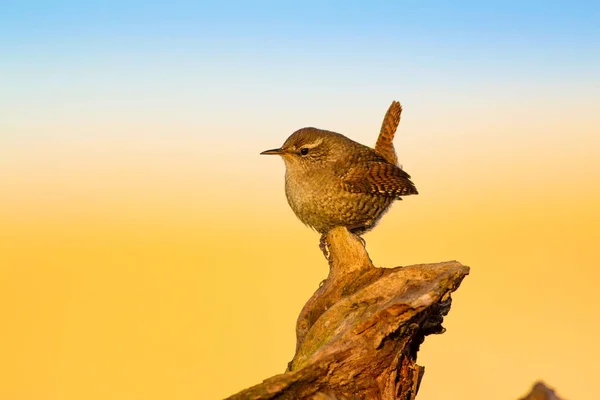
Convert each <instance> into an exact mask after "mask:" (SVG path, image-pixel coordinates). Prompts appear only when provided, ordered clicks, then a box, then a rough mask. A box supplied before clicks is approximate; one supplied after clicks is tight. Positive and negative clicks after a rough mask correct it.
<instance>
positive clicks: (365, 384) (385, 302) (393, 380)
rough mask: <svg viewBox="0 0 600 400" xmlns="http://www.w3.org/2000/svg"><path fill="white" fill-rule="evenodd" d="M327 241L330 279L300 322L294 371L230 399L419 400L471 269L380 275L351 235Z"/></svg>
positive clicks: (428, 268) (425, 268)
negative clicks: (427, 345)
mask: <svg viewBox="0 0 600 400" xmlns="http://www.w3.org/2000/svg"><path fill="white" fill-rule="evenodd" d="M326 239H327V244H328V249H329V251H330V257H329V259H330V262H329V264H330V272H329V276H328V278H327V279H326V280H325V281H324V282H323V283H322V284H321V286H320V287H319V288H318V289H317V291H316V292H315V294H314V295H313V296H312V297H311V298H310V299H309V300H308V302H307V303H306V305H305V306H304V308H303V309H302V311H301V313H300V316H299V317H298V323H297V327H296V334H297V345H296V354H295V356H294V358H293V360H292V361H291V362H290V363H289V364H288V369H287V371H286V372H285V373H284V374H281V375H277V376H274V377H272V378H269V379H267V380H265V381H264V382H263V383H261V384H259V385H256V386H253V387H251V388H249V389H246V390H244V391H242V392H240V393H238V394H236V395H234V396H231V397H230V398H229V399H256V400H258V399H322V400H325V399H403V400H412V399H414V398H415V396H416V394H417V391H418V389H419V384H420V382H421V378H422V377H423V373H424V368H423V367H421V366H419V365H417V364H416V356H417V351H418V349H419V346H420V344H421V343H422V342H423V340H424V338H425V336H426V335H429V334H434V333H442V332H443V331H444V328H443V327H442V321H443V317H444V316H445V315H446V314H447V313H448V311H449V310H450V303H451V298H450V294H451V293H452V292H453V291H454V290H456V289H457V288H458V286H459V285H460V283H461V281H462V280H463V278H464V277H465V276H466V275H467V274H468V273H469V268H468V267H466V266H464V265H461V264H460V263H458V262H456V261H448V262H442V263H436V264H421V265H412V266H407V267H397V268H390V269H387V268H376V267H375V266H373V264H372V262H371V260H370V258H369V255H368V254H367V251H366V249H365V247H364V244H363V242H362V241H361V239H360V238H358V237H357V236H355V235H353V234H351V233H349V232H348V231H347V230H346V229H345V228H336V229H334V230H332V231H330V232H329V233H328V234H327V237H326Z"/></svg>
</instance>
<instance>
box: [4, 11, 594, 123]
mask: <svg viewBox="0 0 600 400" xmlns="http://www.w3.org/2000/svg"><path fill="white" fill-rule="evenodd" d="M598 49H600V5H599V4H598V3H593V2H578V3H569V4H567V3H566V2H550V1H533V2H493V3H492V2H449V1H448V2H441V1H437V2H422V1H400V2H368V4H367V2H356V1H354V2H349V1H346V2H341V1H339V2H334V1H327V2H302V3H301V2H296V3H291V2H285V3H284V2H264V1H263V2H178V1H171V2H153V1H144V2H141V1H133V2H132V1H128V2H117V1H105V2H79V1H77V2H76V1H55V2H41V1H40V2H35V1H34V2H9V3H4V4H3V5H2V12H0V57H1V59H2V62H0V81H1V82H2V86H3V90H2V93H0V109H2V110H3V111H0V113H1V114H4V115H3V120H4V122H0V127H2V125H4V126H5V127H6V126H8V127H9V128H10V127H14V126H15V124H16V125H18V124H19V123H21V122H23V121H34V120H47V121H50V120H52V119H57V118H58V119H60V120H62V121H71V120H74V119H76V118H77V115H85V116H87V117H89V118H92V119H94V118H96V119H97V120H103V121H110V120H111V118H112V119H114V120H118V118H120V117H122V115H117V114H119V113H123V115H126V116H127V117H132V118H138V119H141V118H142V117H144V118H149V117H148V114H149V113H152V112H154V111H156V110H162V111H163V114H165V115H173V116H176V115H178V117H177V118H180V119H186V118H187V119H189V118H193V115H194V114H198V113H200V114H201V113H202V112H205V113H207V115H205V116H204V117H205V118H208V117H210V115H215V114H219V113H223V112H226V110H225V109H226V108H227V104H228V102H230V101H232V100H231V99H232V98H233V97H235V98H237V99H238V101H239V104H240V105H241V104H245V105H246V106H248V107H252V106H254V107H255V108H256V109H255V110H253V111H252V112H250V114H251V115H258V117H257V118H264V117H265V115H259V114H260V111H258V110H261V109H264V108H268V107H275V108H277V106H278V103H279V102H280V101H281V100H280V99H281V98H284V97H285V98H288V99H289V98H290V97H292V98H297V99H299V101H298V104H297V105H298V106H299V105H302V104H306V103H307V102H316V103H317V104H316V106H319V104H318V103H319V101H321V102H322V104H324V103H325V102H331V101H333V100H335V101H344V99H346V98H352V99H357V98H360V97H369V96H371V95H376V96H378V97H381V98H385V99H386V102H387V101H388V100H387V99H388V98H389V97H390V96H392V97H395V96H396V95H395V94H388V92H389V93H403V94H404V95H403V98H408V99H415V98H417V97H418V96H419V95H420V94H421V93H427V97H428V98H429V99H430V100H429V101H434V100H433V99H434V97H435V94H434V93H433V90H432V88H436V90H438V91H439V92H440V93H442V92H444V93H453V95H457V96H460V94H461V92H470V93H473V91H475V92H477V91H479V92H484V93H485V92H486V91H488V92H489V91H490V90H492V89H490V88H491V87H492V86H493V87H494V88H493V90H494V91H498V92H501V91H502V90H508V92H507V93H506V94H505V97H506V96H508V97H510V96H511V95H513V94H514V93H515V92H522V90H521V89H514V86H515V85H517V86H519V85H524V86H527V85H537V86H538V87H545V88H546V89H545V90H548V91H549V92H554V93H556V92H560V91H561V90H563V89H564V87H565V86H566V87H567V89H568V88H569V87H574V86H576V87H577V88H578V90H579V92H581V91H583V92H586V91H587V92H590V93H592V92H594V91H596V92H597V87H598V85H599V84H600V72H599V71H600V51H599V50H598ZM507 88H509V89H507ZM258 92H260V93H261V94H263V95H264V96H263V100H262V101H261V100H260V99H259V100H256V101H255V97H256V96H254V95H253V93H258ZM319 99H321V100H319ZM444 101H445V100H444ZM381 106H382V105H381V104H376V105H373V107H377V108H381ZM363 107H364V105H363ZM257 109H258V110H257ZM224 110H225V111H224ZM169 112H170V113H171V114H169ZM257 113H258V114H257ZM208 114H210V115H208ZM89 118H88V120H89ZM174 118H175V117H174ZM11 121H12V122H11Z"/></svg>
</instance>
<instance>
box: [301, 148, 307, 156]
mask: <svg viewBox="0 0 600 400" xmlns="http://www.w3.org/2000/svg"><path fill="white" fill-rule="evenodd" d="M300 154H302V155H303V156H305V155H307V154H308V148H306V147H304V148H302V149H300Z"/></svg>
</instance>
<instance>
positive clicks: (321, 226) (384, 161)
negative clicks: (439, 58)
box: [260, 101, 418, 244]
mask: <svg viewBox="0 0 600 400" xmlns="http://www.w3.org/2000/svg"><path fill="white" fill-rule="evenodd" d="M401 113H402V107H401V106H400V103H398V102H397V101H394V102H392V104H391V106H390V107H389V109H388V111H387V113H386V115H385V117H384V119H383V123H382V125H381V130H380V133H379V137H378V139H377V142H376V145H375V148H374V149H373V148H370V147H368V146H365V145H362V144H360V143H357V142H355V141H353V140H351V139H349V138H347V137H346V136H344V135H341V134H339V133H335V132H330V131H326V130H322V129H317V128H302V129H299V130H297V131H296V132H294V133H293V134H292V135H291V136H290V137H289V138H288V139H287V140H286V141H285V143H284V144H283V146H281V147H280V148H277V149H272V150H266V151H263V152H262V153H260V154H265V155H279V156H281V158H283V161H284V162H285V168H286V171H285V194H286V197H287V200H288V203H289V205H290V207H291V208H292V210H293V211H294V213H295V214H296V216H297V217H298V218H299V219H300V221H302V222H303V223H304V224H306V225H308V226H310V227H312V228H313V229H315V230H316V231H318V232H319V233H321V234H322V235H325V234H326V233H327V231H329V230H330V229H331V228H333V227H336V226H344V227H346V228H347V229H348V230H349V231H350V232H352V233H354V234H356V235H361V234H363V233H365V232H367V231H369V230H370V229H372V228H373V227H374V226H375V225H376V224H377V222H378V221H379V219H380V218H381V217H382V216H383V214H384V213H385V212H386V211H387V210H388V209H389V207H390V206H391V205H392V203H393V202H394V200H401V196H408V195H411V194H418V192H417V189H416V188H415V185H414V184H413V182H412V181H411V179H410V175H409V174H407V173H406V172H405V171H404V170H403V169H402V168H401V167H400V166H399V165H398V159H397V156H396V152H395V150H394V145H393V143H392V141H393V139H394V134H395V132H396V129H397V127H398V124H399V122H400V115H401ZM323 237H324V236H322V241H323V240H324V239H323ZM322 244H323V243H322Z"/></svg>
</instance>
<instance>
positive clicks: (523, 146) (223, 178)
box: [0, 97, 600, 399]
mask: <svg viewBox="0 0 600 400" xmlns="http://www.w3.org/2000/svg"><path fill="white" fill-rule="evenodd" d="M400 99H401V97H400ZM387 100H388V99H378V100H373V104H372V106H371V108H370V109H367V111H366V112H364V113H362V114H361V113H358V112H356V113H354V114H355V116H353V117H352V118H353V121H352V122H356V124H357V126H356V127H352V126H351V125H352V124H351V123H349V122H348V115H347V114H346V113H343V112H340V111H339V109H338V110H337V112H332V113H331V114H330V116H329V117H328V118H329V119H328V121H329V122H328V123H327V124H326V127H328V128H335V127H336V126H346V129H344V133H346V134H348V135H349V136H351V137H353V138H355V139H357V140H361V141H363V142H366V143H369V142H373V141H374V139H375V136H376V133H377V131H378V126H379V123H380V120H381V117H382V116H383V113H384V112H385V109H386V107H387V105H388V101H387ZM539 100H540V101H539V102H535V103H537V104H530V105H526V106H525V105H521V106H519V104H513V106H512V107H513V110H512V113H511V114H512V115H511V117H510V118H509V117H507V114H506V112H505V110H500V109H489V110H488V111H485V110H482V111H481V112H480V113H479V116H478V117H473V115H471V111H469V110H468V109H466V107H463V105H461V104H453V105H449V106H447V107H443V108H442V107H440V108H439V109H431V108H430V106H428V105H427V104H415V105H413V104H410V101H406V102H405V111H404V116H403V120H402V122H401V128H400V130H399V134H398V137H397V140H396V144H397V145H398V148H399V155H400V158H401V162H402V163H403V164H404V166H405V168H406V169H407V170H408V171H409V172H410V173H411V174H412V175H413V177H414V181H415V182H416V184H417V185H418V188H419V190H420V193H421V194H420V195H419V196H414V197H410V198H406V199H405V200H404V201H403V202H399V203H396V204H395V205H394V207H393V208H392V210H391V211H390V212H389V214H388V215H386V217H385V218H384V219H383V220H382V222H381V225H380V226H379V227H378V229H376V230H374V231H373V232H372V233H369V234H367V235H366V240H367V244H368V249H369V251H370V253H371V256H372V258H373V260H374V261H375V263H376V264H377V265H380V266H387V267H391V266H395V265H406V264H412V263H422V262H435V261H444V260H449V259H456V260H459V261H461V262H462V263H464V264H467V265H469V266H471V267H472V272H471V275H470V276H469V277H468V278H467V279H466V280H465V281H464V283H463V285H462V287H461V288H460V290H459V291H458V292H457V293H456V294H455V296H454V303H453V308H452V311H451V313H450V314H449V316H448V317H447V318H446V322H445V326H446V327H447V328H448V331H447V332H446V333H445V334H444V335H441V336H437V337H430V338H428V339H427V341H426V342H425V344H424V345H423V347H422V350H421V352H420V354H419V361H420V363H421V364H424V365H425V366H426V368H427V373H426V375H425V378H424V382H423V386H422V393H421V395H420V397H421V398H423V399H438V398H456V399H459V398H460V399H480V398H489V399H502V398H516V396H518V395H519V394H521V393H522V392H523V391H525V390H526V389H527V388H528V386H529V385H530V384H531V383H532V382H533V381H534V380H536V379H540V378H541V379H544V380H546V381H547V382H549V383H550V384H552V385H554V386H556V387H558V388H559V389H560V392H561V393H562V394H563V395H565V396H567V397H568V398H581V399H583V398H590V395H591V394H592V393H593V392H594V387H595V383H594V381H593V379H594V378H595V377H596V376H597V373H598V367H597V360H598V359H599V358H600V345H599V344H598V337H599V336H600V325H599V324H598V321H597V317H598V315H599V313H600V306H599V302H598V298H597V295H598V293H597V285H598V281H599V279H600V272H599V270H598V260H599V256H600V250H599V247H598V237H599V234H600V228H599V226H600V210H599V207H598V204H600V190H599V188H598V184H597V182H598V181H599V178H600V163H599V162H598V156H599V154H598V150H597V149H598V148H599V147H598V145H599V143H598V140H599V139H598V136H597V135H596V133H597V127H598V117H597V115H596V114H595V113H594V112H593V110H592V109H591V107H588V105H586V104H582V103H575V102H569V104H564V103H563V102H562V101H560V102H556V103H555V104H552V103H550V102H549V101H548V100H546V102H545V104H544V105H543V107H540V105H539V104H541V103H543V102H542V99H539ZM242 114H243V113H242ZM298 114H301V112H298ZM440 114H441V115H443V116H444V117H443V118H440V120H439V121H438V119H437V118H431V117H430V116H439V115H440ZM303 118H305V119H307V120H309V119H310V115H303ZM289 125H290V124H289V123H287V122H286V121H284V120H279V119H274V120H271V121H270V122H269V126H268V128H267V131H268V132H267V134H265V132H264V131H263V130H262V128H261V126H258V125H257V126H252V125H250V126H248V127H246V128H245V130H244V135H242V134H241V133H238V134H237V135H234V136H228V135H230V134H231V132H230V131H227V130H226V129H224V128H222V127H219V126H215V127H214V128H212V132H213V135H211V137H207V136H204V135H201V136H200V137H196V138H193V137H192V136H185V135H184V136H180V137H162V136H161V135H160V134H159V133H156V132H153V131H152V128H148V130H147V131H145V133H144V135H143V138H142V137H141V135H140V137H139V140H137V139H138V138H136V137H135V136H136V135H133V134H132V135H131V136H124V137H120V136H119V135H116V134H115V135H114V136H111V135H110V134H109V135H104V136H100V135H99V136H96V137H94V136H93V135H89V136H87V137H75V135H74V136H73V137H72V138H70V139H69V140H65V141H62V142H55V141H50V140H39V141H36V142H35V143H34V142H33V141H28V140H26V139H23V138H14V139H9V138H7V139H6V140H5V142H4V146H3V147H2V150H1V151H0V152H1V157H0V158H1V159H2V166H1V168H0V171H1V172H0V174H1V175H0V176H1V180H0V182H2V193H3V196H2V199H1V200H0V204H1V207H0V210H1V214H0V217H1V220H0V221H1V225H2V241H1V242H0V261H1V265H2V269H1V281H0V285H1V287H0V298H1V301H0V305H1V308H0V311H1V316H2V321H3V329H2V331H1V333H0V335H1V338H2V340H1V341H0V345H1V346H2V348H1V354H2V355H3V356H2V360H3V361H2V365H3V370H2V376H3V377H4V379H3V380H2V383H0V397H1V398H5V399H76V398H87V399H104V398H115V399H117V398H118V399H134V398H136V399H137V398H139V399H159V398H181V399H188V398H189V399H192V398H220V397H224V396H226V395H228V394H232V393H234V392H236V391H237V390H240V389H242V388H244V387H246V386H249V385H252V384H255V383H258V382H260V381H261V379H263V378H266V377H268V376H271V375H273V374H276V373H280V372H282V371H283V370H284V368H285V365H286V362H287V361H289V359H290V358H291V357H292V355H293V349H294V340H295V338H294V324H295V318H296V316H297V314H298V312H299V311H300V309H301V307H302V305H303V304H304V302H305V301H306V299H307V298H308V297H309V296H310V295H311V294H312V292H313V291H314V290H315V289H316V287H317V286H318V283H319V282H320V281H321V280H322V279H323V278H324V277H325V276H326V274H327V265H326V262H325V260H324V259H323V257H322V255H321V254H320V252H319V249H318V246H317V241H318V235H317V234H316V233H314V232H312V231H310V230H309V229H307V228H305V227H303V226H302V224H301V223H300V222H298V221H297V220H296V219H295V217H294V215H293V214H292V212H291V211H290V210H289V209H288V206H287V203H286V201H285V197H284V193H283V171H284V167H283V163H282V162H281V161H280V160H278V159H274V158H267V157H260V156H258V153H259V151H260V150H262V149H264V148H270V147H275V146H278V145H279V144H280V143H281V142H282V141H283V139H285V137H286V136H287V134H288V133H290V131H291V130H292V129H294V128H293V127H292V126H289ZM362 125H364V126H362ZM275 126H280V131H277V132H275V131H276V129H275V128H274V127H275ZM60 128H61V127H59V126H55V127H53V129H57V130H58V129H60ZM140 129H141V128H140ZM61 130H62V132H69V131H71V132H73V133H75V132H76V128H75V127H72V126H68V125H67V126H65V127H64V128H63V129H61ZM484 131H485V132H486V134H485V137H483V138H482V135H481V134H480V133H481V132H484ZM204 132H206V131H204ZM217 133H218V134H217ZM438 134H439V136H437V135H438ZM61 135H66V134H65V133H61ZM274 140H275V142H274ZM490 388H495V389H494V390H493V391H491V392H490Z"/></svg>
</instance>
